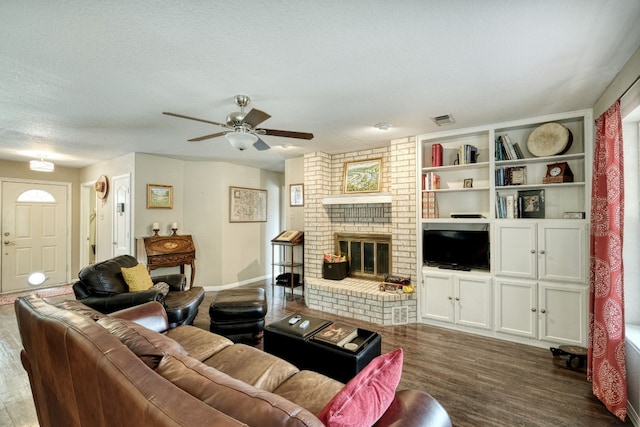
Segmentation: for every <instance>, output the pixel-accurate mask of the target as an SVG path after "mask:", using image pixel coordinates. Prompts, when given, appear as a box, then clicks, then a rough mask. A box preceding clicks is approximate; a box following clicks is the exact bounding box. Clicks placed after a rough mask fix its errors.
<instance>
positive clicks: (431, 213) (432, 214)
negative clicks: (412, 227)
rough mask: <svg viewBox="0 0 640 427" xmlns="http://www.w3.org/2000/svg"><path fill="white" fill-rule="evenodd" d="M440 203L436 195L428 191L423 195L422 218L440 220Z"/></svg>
mask: <svg viewBox="0 0 640 427" xmlns="http://www.w3.org/2000/svg"><path fill="white" fill-rule="evenodd" d="M438 216H439V212H438V201H437V200H436V193H434V192H433V191H426V192H423V193H422V218H438Z"/></svg>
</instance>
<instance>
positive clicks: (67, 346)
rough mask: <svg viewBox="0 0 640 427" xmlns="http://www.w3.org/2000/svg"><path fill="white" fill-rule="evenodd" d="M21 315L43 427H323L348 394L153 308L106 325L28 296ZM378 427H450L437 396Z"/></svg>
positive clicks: (405, 399) (401, 409) (397, 409)
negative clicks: (325, 411)
mask: <svg viewBox="0 0 640 427" xmlns="http://www.w3.org/2000/svg"><path fill="white" fill-rule="evenodd" d="M15 310H16V316H17V319H18V327H19V330H20V336H21V339H22V344H23V350H22V352H21V359H22V363H23V366H24V367H25V369H26V371H27V372H28V375H29V381H30V383H31V389H32V392H33V398H34V402H35V405H36V410H37V414H38V420H39V422H40V425H41V426H94V425H96V426H97V425H101V426H136V427H139V426H189V427H195V426H204V425H207V426H240V425H253V426H261V427H269V426H273V427H276V426H278V427H279V426H321V425H322V423H321V422H320V420H319V419H318V418H317V417H316V416H315V415H314V414H317V413H318V411H320V409H321V408H322V407H324V405H325V404H326V403H327V402H328V401H329V400H330V399H331V398H332V397H333V396H334V395H335V394H336V393H338V392H339V391H340V390H341V389H342V387H343V384H342V383H339V382H337V381H335V380H333V379H331V378H328V377H325V376H324V375H321V374H318V373H316V372H311V371H299V370H298V369H297V368H296V367H295V366H293V365H291V364H289V363H288V362H286V361H284V360H282V359H279V358H277V357H275V356H272V355H270V354H267V353H264V352H262V351H260V350H258V349H256V348H254V347H250V346H247V345H244V344H233V342H231V341H230V340H229V339H227V338H225V337H222V336H220V335H216V334H213V333H210V332H207V331H205V330H203V329H199V328H196V327H194V326H189V325H183V326H179V327H177V328H174V329H170V330H167V328H168V321H167V317H166V313H165V311H164V310H163V308H162V306H161V305H160V304H158V303H155V302H151V303H146V304H142V305H138V306H135V307H132V308H129V309H126V310H123V311H119V312H117V313H113V314H112V315H110V316H107V315H104V314H101V313H99V312H97V311H95V310H93V309H91V308H89V307H87V306H85V305H83V304H81V303H79V302H78V301H74V300H69V301H64V302H61V303H58V304H55V305H53V304H51V303H49V302H47V301H46V300H44V299H42V298H40V297H37V296H29V297H23V298H19V299H17V300H16V303H15ZM134 322H135V323H134ZM141 325H142V326H141ZM161 332H164V334H162V333H161ZM375 425H376V426H404V427H411V426H427V425H428V426H435V427H440V426H442V427H450V426H451V422H450V420H449V417H448V415H447V413H446V411H445V410H444V409H443V408H442V406H440V404H439V403H438V402H437V401H436V400H435V399H433V398H432V397H431V396H429V395H428V394H426V393H424V392H421V391H416V390H403V391H397V392H396V395H395V399H394V400H393V402H392V403H391V406H390V407H389V408H388V409H387V410H386V412H385V413H384V414H383V415H382V418H381V419H380V420H379V421H378V422H377V423H376V424H375Z"/></svg>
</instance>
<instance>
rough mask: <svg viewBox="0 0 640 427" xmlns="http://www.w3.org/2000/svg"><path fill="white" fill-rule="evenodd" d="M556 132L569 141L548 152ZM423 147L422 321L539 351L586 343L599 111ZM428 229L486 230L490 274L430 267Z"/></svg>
mask: <svg viewBox="0 0 640 427" xmlns="http://www.w3.org/2000/svg"><path fill="white" fill-rule="evenodd" d="M548 128H558V129H561V130H562V132H564V133H565V135H569V136H568V138H565V140H562V139H561V138H559V140H560V142H561V143H563V144H564V145H562V144H560V149H555V147H551V149H550V152H551V154H548V155H547V154H544V155H541V154H540V153H541V152H543V153H544V151H545V150H541V149H540V147H541V144H540V141H539V140H538V138H537V137H539V135H540V134H541V133H542V135H543V136H545V134H544V131H546V130H547V129H548ZM533 136H536V138H535V139H534V137H533ZM549 141H550V142H553V143H556V142H557V141H555V140H553V139H552V138H551V136H550V137H549ZM416 142H417V150H416V151H417V164H418V170H417V175H418V178H417V183H416V184H417V188H418V194H417V204H418V206H417V212H418V218H417V223H418V227H417V230H416V231H417V243H418V245H417V248H416V252H417V253H418V259H417V261H418V265H419V271H418V272H417V276H418V280H419V282H420V283H419V284H418V287H417V289H418V292H419V293H420V295H419V308H418V310H419V316H418V319H419V320H422V321H423V322H425V323H434V324H438V325H441V326H446V327H454V328H462V329H465V328H466V329H465V330H468V331H470V332H474V331H477V330H482V331H483V332H482V333H483V334H490V335H492V336H497V337H501V338H505V337H506V338H507V339H512V340H515V341H520V342H524V343H528V344H533V345H538V346H541V347H544V346H547V345H548V342H549V341H550V340H551V339H553V340H555V343H565V344H573V345H586V341H585V340H586V338H585V337H586V334H585V331H586V329H585V327H584V325H585V322H586V312H585V310H584V307H585V306H586V305H585V304H586V300H585V298H586V297H585V295H586V294H587V289H588V284H587V279H586V278H587V273H588V272H587V266H586V260H587V259H588V249H589V248H588V243H587V242H588V239H587V236H588V224H589V213H590V212H589V210H590V191H591V185H590V184H591V183H590V180H591V174H592V172H591V161H592V159H591V156H592V152H593V148H592V146H593V117H592V111H591V110H580V111H572V112H567V113H560V114H553V115H547V116H540V117H536V118H530V119H523V120H516V121H510V122H502V123H495V124H490V125H484V126H477V127H473V128H467V129H455V130H445V131H442V132H437V133H431V134H424V135H418V136H417V137H416ZM542 142H546V140H545V139H544V138H543V139H542ZM542 148H548V147H544V146H543V147H542ZM554 150H555V151H554ZM430 229H440V230H465V229H466V230H486V231H488V233H489V236H490V252H491V253H490V266H489V270H488V271H471V272H464V271H462V272H459V271H455V270H454V271H451V270H441V269H438V268H437V267H433V266H430V265H423V259H422V251H423V250H422V249H423V242H422V235H423V231H424V230H430ZM556 300H557V301H563V303H562V304H560V303H558V304H559V305H558V306H554V305H553V304H554V303H553V301H556ZM559 311H562V312H564V313H565V314H564V316H565V320H566V321H564V320H563V321H559V320H558V319H559V317H557V316H559V314H558V313H557V312H559ZM554 312H556V313H554Z"/></svg>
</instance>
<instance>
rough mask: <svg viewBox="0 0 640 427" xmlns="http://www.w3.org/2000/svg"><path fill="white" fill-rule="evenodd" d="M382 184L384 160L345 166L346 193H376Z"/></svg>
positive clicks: (356, 162)
mask: <svg viewBox="0 0 640 427" xmlns="http://www.w3.org/2000/svg"><path fill="white" fill-rule="evenodd" d="M381 182H382V159H369V160H360V161H355V162H347V163H345V164H344V193H345V194H349V193H376V192H379V191H380V183H381Z"/></svg>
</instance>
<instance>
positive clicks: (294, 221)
mask: <svg viewBox="0 0 640 427" xmlns="http://www.w3.org/2000/svg"><path fill="white" fill-rule="evenodd" d="M291 184H304V157H299V158H297V159H289V160H286V161H285V162H284V196H285V197H284V206H285V208H284V211H285V218H284V225H283V227H282V228H283V229H284V230H303V231H304V206H290V205H291V200H290V187H289V186H290V185H291ZM306 190H307V188H306V187H303V191H305V192H306Z"/></svg>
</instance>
